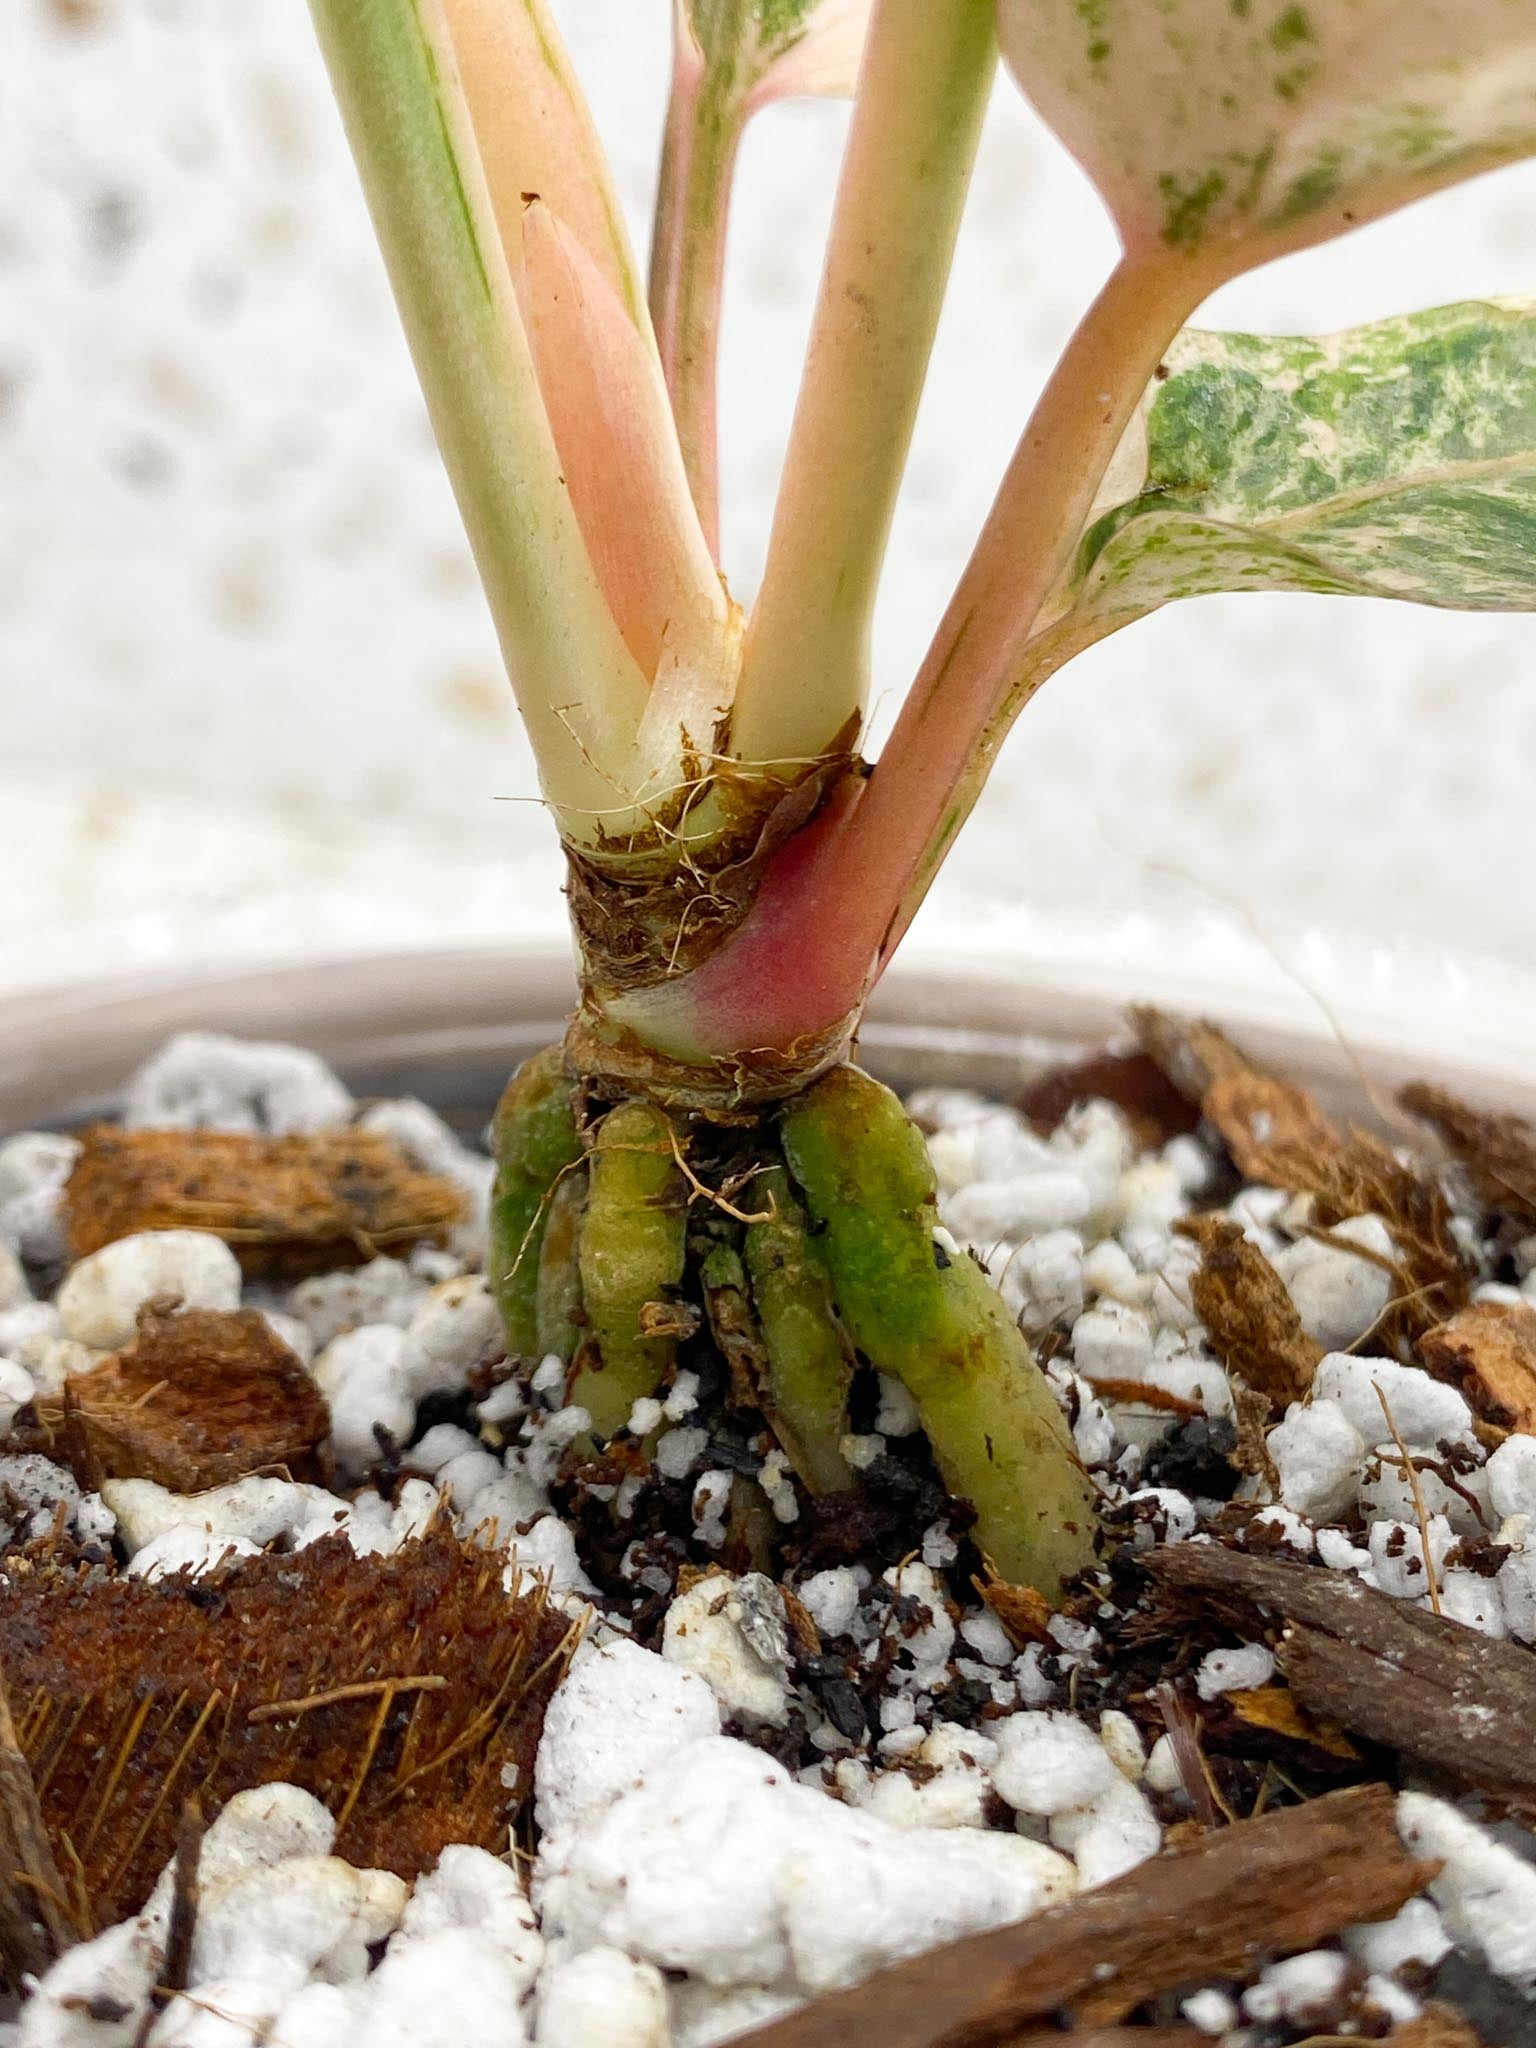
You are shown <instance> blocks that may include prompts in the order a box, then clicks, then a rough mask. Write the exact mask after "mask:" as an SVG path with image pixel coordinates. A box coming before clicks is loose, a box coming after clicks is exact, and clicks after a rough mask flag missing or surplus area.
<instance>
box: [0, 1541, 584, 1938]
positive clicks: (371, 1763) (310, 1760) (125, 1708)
mask: <svg viewBox="0 0 1536 2048" xmlns="http://www.w3.org/2000/svg"><path fill="white" fill-rule="evenodd" d="M24 1564H25V1560H23V1561H22V1562H21V1563H19V1564H13V1565H12V1567H11V1569H10V1572H9V1575H8V1576H7V1577H6V1578H5V1579H3V1580H0V1666H3V1668H4V1670H5V1672H6V1674H7V1678H8V1681H9V1684H10V1688H11V1694H12V1698H13V1700H14V1704H15V1715H16V1728H17V1731H18V1736H17V1740H18V1744H19V1749H20V1753H21V1754H22V1755H23V1756H24V1758H25V1760H26V1762H27V1764H28V1766H29V1767H30V1769H31V1770H32V1772H33V1773H34V1775H35V1777H36V1781H37V1795H38V1799H39V1801H40V1805H41V1812H42V1817H43V1820H44V1822H45V1824H46V1827H47V1831H48V1835H49V1838H50V1840H51V1841H52V1842H53V1843H54V1845H55V1848H56V1851H57V1853H58V1854H59V1855H60V1857H61V1859H62V1861H63V1862H64V1863H65V1864H67V1865H68V1866H69V1867H70V1868H71V1869H72V1870H73V1871H74V1873H75V1876H76V1884H75V1892H76V1894H77V1897H76V1902H75V1903H76V1909H77V1915H78V1916H79V1917H80V1921H81V1931H82V1932H90V1931H91V1927H92V1925H94V1926H96V1927H100V1926H105V1925H107V1924H109V1923H110V1922H111V1921H113V1920H116V1919H119V1918H121V1917H122V1916H123V1915H124V1914H125V1913H129V1912H133V1911H136V1910H137V1909H138V1907H139V1906H140V1905H141V1904H142V1903H143V1900H144V1898H145V1896H146V1895H147V1894H148V1892H149V1890H150V1887H151V1886H152V1885H153V1883H154V1881H155V1878H156V1877H157V1875H158V1874H159V1872H160V1870H161V1868H162V1867H163V1866H164V1865H165V1863H166V1862H167V1861H168V1860H169V1858H170V1856H171V1855H172V1853H173V1851H174V1850H175V1848H176V1844H177V1832H178V1816H179V1814H180V1812H181V1810H182V1807H183V1803H184V1801H185V1800H186V1799H187V1798H189V1797H195V1798H196V1799H197V1800H198V1802H199V1804H200V1805H201V1806H202V1807H203V1809H204V1811H206V1812H207V1813H208V1814H209V1815H210V1817H211V1816H212V1815H214V1814H216V1813H217V1811H218V1809H219V1808H220V1807H221V1806H222V1805H223V1804H224V1802H225V1801H226V1800H227V1799H229V1798H230V1797H231V1796H232V1795H233V1794H234V1793H236V1792H238V1791H242V1790H244V1789H245V1788H247V1787H249V1786H255V1785H264V1784H269V1783H272V1782H273V1781H275V1780H278V1779H284V1780H287V1781H288V1782H290V1783H292V1784H295V1785H299V1786H301V1787H303V1788H304V1789H305V1790H307V1791H310V1792H313V1793H314V1794H315V1795H316V1796H317V1797H318V1798H320V1799H322V1800H324V1801H325V1802H326V1804H327V1805H328V1806H330V1807H331V1809H332V1811H333V1812H334V1813H335V1814H336V1818H337V1822H338V1836H337V1849H336V1853H337V1854H338V1855H340V1856H344V1857H345V1858H347V1859H348V1860H349V1861H350V1862H352V1863H355V1864H358V1865H364V1866H369V1865H371V1866H375V1867H379V1868H383V1869H387V1870H393V1871H396V1872H397V1873H398V1874H399V1875H400V1876H402V1877H407V1878H410V1877H415V1876H417V1875H418V1874H419V1873H420V1872H421V1871H422V1870H424V1869H426V1868H427V1867H428V1866H429V1865H430V1864H431V1863H432V1862H433V1861H434V1860H435V1858H436V1857H437V1855H438V1854H439V1852H440V1851H441V1850H442V1849H443V1848H444V1847H446V1846H447V1844H449V1843H450V1842H469V1843H472V1844H475V1845H477V1846H479V1847H481V1848H487V1849H494V1850H495V1851H497V1852H498V1853H499V1852H500V1851H501V1850H502V1849H504V1847H505V1845H506V1835H507V1828H508V1825H509V1823H510V1822H511V1820H512V1818H513V1817H514V1815H515V1814H516V1812H517V1809H518V1807H519V1805H520V1804H521V1800H522V1796H523V1794H524V1792H525V1791H526V1789H527V1786H528V1785H529V1783H530V1781H531V1775H532V1767H533V1758H534V1751H535V1749H536V1747H537V1743H538V1737H539V1732H540V1728H541V1726H542V1721H543V1712H544V1707H545V1705H546V1703H547V1701H548V1698H549V1695H550V1693H551V1692H552V1691H553V1689H554V1687H555V1685H556V1683H557V1682H558V1680H559V1678H560V1676H561V1674H562V1672H563V1670H564V1666H565V1662H566V1660H567V1657H568V1653H569V1650H570V1649H571V1647H573V1643H574V1635H575V1633H576V1631H574V1630H573V1629H572V1627H571V1625H570V1624H569V1623H568V1622H567V1621H566V1619H565V1618H564V1617H563V1616H562V1615H560V1614H558V1613H556V1612H553V1611H551V1610H550V1609H549V1608H548V1606H547V1604H546V1597H545V1594H546V1589H545V1588H544V1586H543V1585H542V1583H540V1582H536V1583H537V1590H535V1591H533V1592H531V1593H527V1594H514V1593H510V1592H508V1591H507V1590H506V1589H505V1587H504V1585H503V1560H502V1559H501V1558H499V1557H497V1556H495V1555H493V1554H491V1553H488V1552H484V1551H479V1550H475V1549H473V1548H470V1547H467V1546H466V1545H464V1544H462V1543H460V1542H459V1541H458V1540H457V1539H456V1538H455V1537H453V1536H451V1535H449V1534H447V1533H446V1532H444V1531H436V1532H432V1533H430V1534H428V1535H427V1536H425V1537H423V1538H421V1539H420V1540H418V1541H416V1542H413V1543H409V1544H407V1545H405V1546H404V1547H403V1548H402V1549H400V1550H399V1551H397V1552H395V1553H394V1554H393V1555H391V1556H387V1557H378V1556H369V1557H359V1556H357V1555H356V1554H355V1553H354V1552H353V1550H352V1549H351V1547H350V1545H349V1544H348V1543H347V1541H346V1539H345V1538H344V1537H342V1536H328V1537H324V1538H322V1539H321V1540H320V1541H319V1542H317V1543H314V1544H311V1545H310V1546H308V1547H307V1548H306V1549H304V1550H302V1551H299V1552H297V1553H296V1554H294V1555H291V1556H282V1555H275V1554H263V1555H260V1556H257V1557H246V1558H241V1559H238V1560H236V1561H234V1562H232V1563H229V1564H226V1565H224V1566H222V1567H220V1568H217V1569H215V1570H214V1571H212V1572H209V1573H206V1574H204V1575H202V1576H199V1577H193V1576H190V1575H178V1576H174V1577H167V1578H164V1579H160V1580H156V1581H154V1582H146V1581H144V1580H142V1579H131V1578H118V1579H106V1580H103V1579H102V1578H101V1576H100V1575H99V1574H97V1573H90V1572H83V1571H71V1570H69V1569H67V1568H65V1567H63V1566H60V1565H56V1564H52V1563H49V1564H44V1565H42V1566H41V1567H39V1568H35V1569H31V1570H28V1569H25V1568H23V1567H24ZM428 1681H430V1683H429V1682H428ZM279 1705H280V1706H281V1707H282V1709H283V1711H282V1712H281V1714H275V1713H274V1712H273V1711H272V1709H273V1708H274V1707H277V1706H279Z"/></svg>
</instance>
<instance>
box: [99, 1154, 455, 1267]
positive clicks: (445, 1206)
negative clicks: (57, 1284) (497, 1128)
mask: <svg viewBox="0 0 1536 2048" xmlns="http://www.w3.org/2000/svg"><path fill="white" fill-rule="evenodd" d="M80 1135H81V1152H80V1156H79V1158H78V1159H77V1160H76V1161H75V1165H74V1169H73V1171H72V1172H71V1174H70V1177H69V1183H68V1186H67V1187H66V1189H65V1194H64V1206H65V1217H66V1222H67V1226H68V1231H69V1244H70V1252H71V1255H72V1256H73V1257H74V1258H77V1259H79V1258H83V1257H85V1255H86V1254H87V1253H88V1252H94V1251H99V1250H100V1249H101V1247H102V1246H103V1245H105V1244H111V1243H112V1242H113V1241H114V1240H115V1239H117V1238H120V1237H128V1236H131V1235H132V1233H133V1232H134V1231H137V1230H208V1231H212V1232H213V1234H214V1235H215V1236H216V1237H222V1238H223V1239H224V1241H225V1243H226V1244H227V1245H229V1246H230V1247H231V1249H232V1250H233V1251H234V1253H235V1255H236V1257H237V1258H238V1259H239V1261H240V1264H241V1266H242V1267H243V1268H244V1270H245V1272H246V1273H247V1274H248V1275H252V1276H270V1275H273V1274H280V1275H283V1276H284V1277H292V1276H294V1275H297V1274H300V1273H320V1272H329V1271H331V1270H333V1269H334V1268H335V1267H337V1266H358V1265H362V1264H364V1263H365V1262H366V1261H367V1260H369V1259H372V1258H375V1257H376V1256H377V1255H378V1254H379V1253H380V1252H399V1251H405V1250H408V1249H409V1248H410V1247H411V1246H412V1245H414V1244H419V1243H421V1242H423V1241H424V1240H427V1239H431V1240H435V1241H440V1240H441V1239H442V1238H443V1237H444V1235H445V1234H446V1233H447V1232H448V1231H450V1230H451V1229H452V1228H453V1226H454V1225H455V1224H456V1223H457V1222H458V1221H459V1220H460V1218H461V1217H462V1215H463V1213H464V1196H463V1194H462V1192H461V1190H460V1189H459V1188H458V1187H456V1186H455V1184H454V1183H453V1182H452V1181H450V1180H447V1179H445V1178H444V1177H443V1176H442V1175H440V1174H435V1173H419V1172H418V1171H417V1170H416V1168H415V1167H413V1166H412V1165H411V1164H410V1162H409V1161H408V1160H407V1159H406V1157H405V1155H404V1153H402V1152H401V1151H400V1150H399V1149H398V1147H396V1146H395V1145H393V1144H391V1143H390V1141H389V1140H388V1139H387V1138H385V1137H382V1136H381V1135H380V1134H379V1133H378V1132H377V1131H356V1130H343V1131H317V1132H314V1133H311V1134H301V1135H295V1136H290V1137H283V1138H268V1137H255V1136H249V1135H246V1134H243V1133H236V1132H229V1131H127V1130H123V1129H122V1128H121V1127H120V1126H118V1125H116V1124H93V1125H92V1126H91V1127H90V1128H89V1129H88V1130H86V1131H83V1132H82V1133H81V1134H80Z"/></svg>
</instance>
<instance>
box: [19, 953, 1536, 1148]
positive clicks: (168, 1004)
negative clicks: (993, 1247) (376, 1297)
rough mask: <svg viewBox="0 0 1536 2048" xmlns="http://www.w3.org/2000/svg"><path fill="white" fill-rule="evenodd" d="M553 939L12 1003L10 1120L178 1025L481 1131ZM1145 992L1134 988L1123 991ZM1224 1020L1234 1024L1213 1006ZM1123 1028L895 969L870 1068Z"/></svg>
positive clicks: (1426, 1057)
mask: <svg viewBox="0 0 1536 2048" xmlns="http://www.w3.org/2000/svg"><path fill="white" fill-rule="evenodd" d="M574 988H575V985H574V981H573V978H572V973H571V967H570V963H569V961H568V960H567V959H566V958H565V956H564V955H562V954H557V953H554V952H537V953H521V954H519V953H511V952H508V953H495V952H490V951H483V952H453V953H438V954H393V955H388V956H382V957H377V958H365V959H350V960H343V961H336V962H320V963H315V964H309V965H305V966H300V967H280V968H273V969H270V970H267V971H264V972H258V973H251V972H243V973H240V974H225V975H208V976H203V977H189V976H186V975H182V976H180V977H178V978H175V979H163V980H158V981H149V980H136V981H132V982H114V983H106V984H99V985H95V986H92V985H89V984H83V985H77V986H71V987H68V988H63V989H54V990H44V991H41V992H38V993H34V994H29V995H26V996H20V997H15V998H12V999H11V1000H10V1001H8V1002H5V1001H0V1132H3V1131H6V1130H16V1129H21V1128H25V1127H27V1126H29V1125H36V1124H39V1123H58V1122H67V1121H73V1120H77V1119H79V1118H82V1117H86V1116H89V1115H92V1114H99V1113H101V1112H103V1111H105V1110H107V1109H110V1107H111V1106H112V1104H113V1100H114V1097H115V1095H116V1092H117V1091H118V1090H119V1089H120V1088H121V1086H122V1084H123V1082H124V1080H125V1079H126V1078H127V1076H128V1075H129V1074H130V1073H131V1072H132V1071H133V1069H134V1067H135V1066H136V1065H138V1063H139V1062H140V1061H141V1060H143V1059H145V1058H146V1057H147V1056H148V1055H149V1054H150V1053H152V1052H153V1051H154V1050H155V1049H156V1048H157V1047H158V1046H160V1045H161V1044H163V1043H164V1041H165V1040H166V1039H167V1038H168V1037H170V1036H171V1035H172V1034H173V1033H174V1032H178V1031H197V1030H206V1031H227V1032H234V1033H236V1034H238V1035H240V1036H242V1037H248V1038H278V1039H288V1040H292V1041H295V1042H297V1043H300V1044H303V1045H308V1046H311V1047H313V1049H314V1050H315V1051H317V1052H319V1053H321V1054H322V1055H323V1056H324V1057H325V1058H326V1059H328V1060H329V1061H331V1063H332V1064H333V1065H334V1066H335V1067H336V1068H337V1070H338V1071H339V1072H340V1074H341V1075H342V1077H343V1079H344V1080H345V1081H346V1082H347V1083H348V1085H349V1086H350V1087H351V1088H352V1089H353V1090H354V1092H355V1093H357V1094H359V1095H364V1096H369V1095H418V1096H420V1097H421V1098H422V1099H423V1100H425V1101H428V1102H430V1103H432V1104H433V1105H434V1107H436V1108H438V1109H439V1110H440V1111H442V1112H443V1113H444V1114H445V1115H446V1116H447V1117H448V1118H449V1119H450V1121H452V1122H453V1123H454V1124H455V1125H456V1126H458V1127H459V1128H460V1129H462V1130H465V1131H473V1130H477V1129H479V1128H480V1126H481V1125H482V1124H483V1122H484V1119H485V1117H486V1115H487V1113H488V1111H489V1110H490V1108H491V1106H492V1105H493V1104H494V1102H495V1100H496V1097H497V1095H498V1094H499V1093H500V1090H501V1087H502V1085H503V1083H504V1082H505V1080H506V1078H507V1075H508V1074H509V1073H510V1071H511V1070H512V1068H513V1067H514V1066H516V1064H517V1063H518V1061H519V1060H521V1059H522V1058H524V1057H525V1056H526V1055H527V1054H528V1053H530V1052H533V1051H536V1050H537V1049H538V1048H539V1047H540V1046H544V1045H548V1044H550V1043H551V1042H552V1041H554V1040H555V1039H556V1038H558V1037H559V1036H560V1034H561V1031H562V1029H563V1024H564V1018H565V1016H566V1013H567V1011H568V1010H569V1008H570V1005H571V1002H572V999H573V996H574ZM1133 997H1134V991H1130V990H1128V991H1127V998H1126V999H1127V1001H1130V1000H1132V999H1133ZM1217 1021H1221V1019H1220V1018H1219V1017H1218V1020H1217ZM1235 1028H1236V1031H1237V1035H1238V1036H1239V1037H1240V1038H1241V1041H1242V1043H1243V1045H1244V1047H1245V1049H1246V1050H1248V1051H1249V1052H1250V1053H1251V1055H1252V1056H1253V1057H1254V1058H1256V1059H1259V1060H1261V1061H1263V1062H1265V1063H1267V1064H1269V1065H1271V1066H1273V1067H1276V1068H1278V1069H1281V1070H1283V1071H1285V1072H1287V1073H1289V1074H1290V1075H1292V1076H1293V1077H1294V1078H1296V1079H1298V1080H1300V1081H1303V1082H1305V1083H1306V1084H1307V1085H1308V1086H1310V1087H1312V1088H1313V1089H1314V1090H1315V1091H1316V1092H1317V1094H1318V1095H1319V1096H1320V1098H1321V1099H1322V1100H1323V1101H1324V1103H1325V1104H1326V1105H1327V1106H1328V1107H1330V1108H1331V1109H1333V1110H1334V1111H1335V1112H1337V1113H1341V1114H1344V1115H1347V1116H1351V1117H1355V1118H1358V1119H1360V1120H1362V1121H1366V1122H1370V1123H1372V1124H1376V1125H1388V1126H1390V1125H1392V1124H1395V1123H1398V1122H1400V1119H1398V1118H1397V1117H1396V1116H1395V1114H1394V1113H1393V1112H1392V1109H1391V1096H1392V1092H1393V1090H1394V1089H1395V1088H1396V1087H1397V1086H1398V1085H1399V1084H1400V1083H1401V1082H1403V1081H1406V1080H1410V1079H1416V1078H1425V1079H1433V1080H1436V1081H1438V1082H1440V1083H1441V1084H1442V1085H1444V1086H1446V1087H1450V1088H1453V1089H1456V1090H1457V1091H1459V1092H1461V1093H1464V1094H1466V1095H1469V1096H1471V1097H1473V1098H1474V1099H1479V1100H1483V1101H1487V1102H1490V1103H1493V1104H1497V1105H1500V1106H1502V1107H1505V1108H1511V1109H1518V1110H1524V1111H1526V1112H1531V1111H1533V1110H1536V1082H1533V1081H1532V1079H1531V1078H1530V1077H1529V1076H1528V1075H1511V1074H1508V1073H1500V1072H1496V1071H1490V1070H1487V1069H1480V1068H1477V1067H1475V1066H1471V1065H1468V1064H1467V1063H1465V1062H1446V1061H1443V1060H1441V1059H1438V1058H1436V1056H1435V1053H1434V1048H1433V1047H1425V1048H1422V1049H1419V1050H1416V1051H1414V1052H1412V1053H1405V1052H1403V1051H1402V1050H1401V1049H1400V1048H1387V1047H1383V1046H1373V1045H1371V1044H1369V1043H1364V1044H1361V1043H1357V1044H1355V1045H1353V1046H1345V1045H1342V1044H1341V1043H1339V1042H1337V1041H1336V1040H1334V1039H1332V1038H1329V1037H1328V1036H1326V1035H1325V1034H1324V1033H1322V1032H1321V1031H1319V1032H1316V1033H1306V1032H1301V1031H1295V1030H1287V1029H1280V1028H1276V1027H1274V1026H1266V1025H1265V1024H1264V1023H1262V1022H1254V1021H1252V1020H1251V1019H1250V1020H1239V1021H1238V1023H1237V1024H1236V1027H1235ZM1123 1032H1124V1013H1123V1010H1122V1009H1121V1008H1120V1007H1119V1006H1118V1005H1116V1004H1112V1003H1108V1002H1105V1001H1103V1000H1100V999H1097V998H1089V997H1084V996H1081V995H1075V994H1073V993H1071V992H1069V991H1065V990H1062V989H1059V988H1053V987H1049V986H1038V985H1037V986H1031V985H1029V984H1028V983H1026V982H1023V981H1021V980H1018V979H1008V978H1006V977H1004V976H1002V975H999V974H993V975H990V976H989V975H982V974H975V973H972V974H959V975H957V974H949V973H939V972H935V971H932V970H928V971H924V970H923V969H921V968H914V967H907V968H901V967H898V968H897V969H896V970H894V971H893V972H892V973H891V974H890V975H888V976H887V977H886V979H885V981H884V982H883V983H882V984H881V986H880V988H879V989H878V990H877V992H876V995H875V998H874V1000H873V1001H872V1002H871V1004H870V1008H869V1013H868V1016H867V1018H866V1021H865V1026H864V1031H863V1035H862V1038H861V1041H860V1057H861V1060H862V1062H863V1064H864V1065H866V1066H867V1067H869V1068H870V1070H871V1071H872V1072H874V1073H876V1074H878V1075H879V1076H880V1077H881V1079H883V1080H886V1081H888V1082H890V1083H891V1084H892V1085H893V1086H897V1087H902V1088H907V1087H913V1086H916V1085H918V1084H919V1083H922V1082H933V1081H944V1082H953V1083H957V1084H963V1085H966V1086H969V1087H975V1088H980V1089H984V1090H986V1091H987V1092H989V1093H994V1094H997V1095H999V1096H1002V1097H1007V1096H1009V1095H1012V1094H1014V1093H1016V1092H1017V1090H1018V1089H1019V1088H1020V1087H1021V1086H1022V1085H1023V1084H1024V1083H1025V1082H1026V1081H1027V1080H1029V1079H1030V1078H1031V1077H1032V1076H1033V1075H1034V1074H1036V1073H1038V1072H1039V1071H1040V1070H1041V1068H1042V1067H1044V1066H1047V1065H1050V1064H1053V1063H1056V1062H1059V1061H1062V1060H1066V1059H1070V1058H1073V1057H1075V1056H1077V1055H1078V1054H1080V1053H1082V1052H1085V1051H1087V1050H1089V1049H1090V1048H1098V1047H1101V1046H1103V1045H1104V1044H1105V1043H1106V1042H1107V1041H1112V1040H1113V1039H1114V1038H1115V1037H1116V1036H1117V1035H1123Z"/></svg>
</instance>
